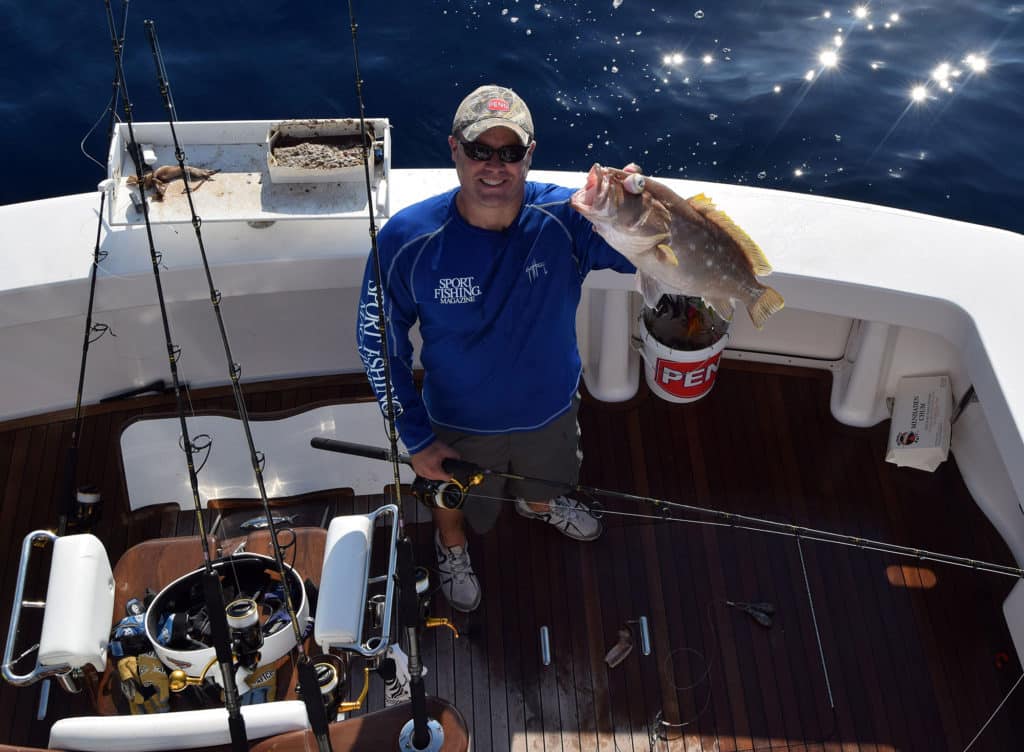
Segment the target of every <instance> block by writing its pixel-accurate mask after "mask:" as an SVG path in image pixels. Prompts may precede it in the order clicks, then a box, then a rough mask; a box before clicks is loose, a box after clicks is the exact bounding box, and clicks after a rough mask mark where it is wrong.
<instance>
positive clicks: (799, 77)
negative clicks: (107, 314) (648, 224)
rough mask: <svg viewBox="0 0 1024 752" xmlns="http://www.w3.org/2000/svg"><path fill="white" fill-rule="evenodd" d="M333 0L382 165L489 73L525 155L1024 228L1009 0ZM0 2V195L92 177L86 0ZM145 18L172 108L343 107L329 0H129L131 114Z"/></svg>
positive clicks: (437, 129)
mask: <svg viewBox="0 0 1024 752" xmlns="http://www.w3.org/2000/svg"><path fill="white" fill-rule="evenodd" d="M352 2H353V6H354V12H355V16H356V22H357V25H358V31H357V33H356V38H357V48H358V57H359V65H360V69H361V73H362V79H363V96H364V101H365V106H366V114H367V115H368V116H372V117H388V118H390V120H391V122H392V124H393V126H394V129H393V133H392V136H393V164H394V166H396V167H436V166H446V165H448V164H450V161H449V156H448V152H447V146H446V141H445V137H446V135H447V133H448V130H449V128H450V124H451V117H452V113H453V112H454V109H455V107H456V106H457V104H458V102H459V101H460V99H461V98H462V97H463V96H464V95H465V94H466V93H468V92H469V91H471V90H472V89H473V88H474V87H475V86H477V85H479V84H482V83H491V82H497V83H504V84H506V85H509V86H511V87H513V88H514V89H516V90H517V91H518V92H519V93H520V94H522V95H523V97H524V98H525V99H526V100H527V102H528V103H529V105H530V107H531V110H532V112H533V116H534V121H535V124H536V128H537V142H538V145H537V151H536V156H535V160H534V167H535V168H539V169H566V170H581V171H582V170H586V169H587V168H589V166H590V165H591V164H592V163H593V162H595V161H597V162H601V163H605V164H616V165H619V164H624V163H625V162H628V161H635V162H638V163H639V164H641V165H642V166H643V167H644V169H645V171H646V172H648V173H649V174H653V175H660V176H667V177H685V178H692V179H699V180H709V181H717V182H725V183H741V184H747V185H758V186H763V187H769V188H776V189H780V190H785V191H794V192H800V193H814V194H821V195H829V196H836V197H840V198H847V199H853V200H858V201H867V202H870V203H876V204H882V205H886V206H894V207H899V208H904V209H910V210H914V211H920V212H926V213H929V214H936V215H941V216H946V217H952V218H956V219H961V220H966V221H970V222H977V223H981V224H986V225H992V226H996V227H1002V228H1006V229H1010V230H1014V231H1016V232H1022V231H1024V212H1021V210H1020V205H1021V203H1022V199H1024V178H1022V173H1024V158H1022V157H1021V141H1022V134H1024V96H1022V94H1021V92H1024V24H1022V22H1021V19H1022V18H1024V2H992V1H990V0H980V1H975V0H971V1H970V2H968V1H964V0H933V1H932V2H917V1H910V0H908V1H906V2H898V1H896V2H864V3H861V4H856V3H851V2H846V3H830V2H816V1H813V0H812V1H809V2H808V1H798V0H789V1H779V2H770V1H769V0H763V1H762V2H755V1H753V0H748V1H747V2H738V1H737V2H715V3H706V4H702V3H701V2H679V0H600V1H599V2H584V1H583V0H578V1H576V2H565V1H562V0H549V1H548V2H526V1H525V0H524V1H519V0H495V1H489V0H397V1H395V2H380V0H375V2H365V0H352ZM112 7H113V11H114V15H115V17H116V18H117V19H118V21H120V19H121V17H122V13H123V10H122V7H123V6H122V5H121V2H120V0H113V4H112ZM0 17H2V18H3V19H4V26H5V34H4V39H5V40H6V42H7V44H6V45H4V47H3V48H2V50H0V56H2V61H0V62H2V68H3V70H4V71H6V73H5V75H4V76H3V79H2V81H0V112H2V114H3V116H4V121H5V122H4V128H3V145H4V151H3V154H4V160H5V164H4V178H5V179H4V180H3V181H0V203H5V204H6V203H12V202H17V201H26V200H32V199H38V198H44V197H47V196H54V195H60V194H65V193H73V192H80V191H88V190H91V189H92V188H93V187H94V186H95V184H96V183H97V182H98V181H99V180H101V179H102V178H103V177H104V174H105V170H104V169H103V168H101V167H100V166H99V165H97V164H95V163H93V162H91V161H90V160H89V159H87V158H86V156H84V155H83V153H82V152H81V151H80V148H79V144H80V142H82V141H83V139H84V143H85V147H86V151H88V152H90V153H91V154H92V155H93V156H95V157H96V158H97V159H99V161H100V162H103V161H105V156H104V152H105V142H106V135H105V130H106V119H105V117H104V110H105V108H106V107H107V104H108V101H109V99H110V95H111V82H112V79H113V57H112V54H111V44H110V36H109V32H108V27H107V21H106V15H105V10H104V3H103V2H102V1H101V0H91V1H90V2H80V1H79V2H71V0H48V2H45V3H27V2H24V0H0ZM147 18H151V19H153V20H154V21H155V23H156V28H157V32H158V34H159V39H160V44H161V48H162V50H163V54H164V59H165V64H166V68H167V72H168V75H169V78H170V82H171V90H172V94H173V98H174V102H175V105H176V108H177V111H178V116H179V117H180V118H181V119H182V120H211V119H224V120H249V119H279V118H293V117H314V116H318V117H341V116H353V115H356V114H358V105H357V99H356V86H355V74H354V64H353V60H354V56H353V35H352V30H351V25H350V19H349V6H348V4H347V3H342V2H331V3H327V2H302V1H300V0H260V2H241V1H240V0H206V1H205V2H185V3H172V2H167V1H166V0H161V1H156V0H134V1H133V2H131V3H130V4H129V8H128V31H127V36H126V41H125V45H126V50H125V69H126V77H127V80H128V86H129V94H130V96H131V99H132V102H133V105H134V108H135V109H134V117H135V119H136V120H139V121H146V120H163V119H164V118H165V111H164V109H163V106H162V104H161V101H160V99H159V96H158V92H157V86H156V76H155V68H154V64H153V58H152V54H151V52H150V49H149V44H148V42H147V39H146V36H145V34H144V30H143V20H144V19H147ZM97 122H98V123H99V124H98V125H97V126H96V127H95V129H94V130H92V131H91V130H90V129H92V128H93V126H94V125H95V124H96V123H97Z"/></svg>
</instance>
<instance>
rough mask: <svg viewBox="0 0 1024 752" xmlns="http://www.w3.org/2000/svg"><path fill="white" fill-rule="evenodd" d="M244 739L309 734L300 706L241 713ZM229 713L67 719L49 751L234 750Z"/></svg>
mask: <svg viewBox="0 0 1024 752" xmlns="http://www.w3.org/2000/svg"><path fill="white" fill-rule="evenodd" d="M242 718H243V719H244V720H245V735H246V736H247V737H248V738H249V739H250V740H251V739H263V738H266V737H268V736H275V735H277V734H284V733H287V732H289V731H301V730H303V729H306V728H309V726H308V723H307V721H306V706H305V705H304V704H303V703H302V702H301V701H299V700H287V701H284V702H268V703H265V704H263V705H245V706H243V707H242ZM230 743H231V734H230V732H229V731H228V711H227V709H226V708H210V709H207V710H182V711H178V712H175V713H156V714H153V715H117V716H108V715H104V716H80V717H78V718H63V719H61V720H59V721H57V722H56V723H55V724H53V726H52V727H51V728H50V748H51V749H66V750H82V751H83V752H150V750H170V749H195V748H196V747H212V746H215V745H218V744H230Z"/></svg>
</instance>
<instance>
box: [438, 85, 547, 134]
mask: <svg viewBox="0 0 1024 752" xmlns="http://www.w3.org/2000/svg"><path fill="white" fill-rule="evenodd" d="M499 126H501V127H504V128H508V129H510V130H512V131H515V134H516V135H517V136H519V140H520V141H521V142H522V143H523V146H529V144H530V142H531V141H533V118H532V117H530V110H529V109H527V107H526V102H524V101H523V100H522V97H520V96H519V95H518V94H516V93H515V92H514V91H512V90H511V89H509V88H507V87H505V86H497V85H495V84H488V85H486V86H481V87H480V88H478V89H476V90H475V91H474V92H473V93H471V94H470V95H469V96H468V97H466V98H465V99H463V100H462V104H460V105H459V109H457V110H456V111H455V120H454V121H453V122H452V135H453V136H457V137H461V138H463V139H465V140H466V141H475V140H476V139H477V137H478V136H479V135H480V134H481V133H483V132H484V131H486V130H488V129H490V128H496V127H499Z"/></svg>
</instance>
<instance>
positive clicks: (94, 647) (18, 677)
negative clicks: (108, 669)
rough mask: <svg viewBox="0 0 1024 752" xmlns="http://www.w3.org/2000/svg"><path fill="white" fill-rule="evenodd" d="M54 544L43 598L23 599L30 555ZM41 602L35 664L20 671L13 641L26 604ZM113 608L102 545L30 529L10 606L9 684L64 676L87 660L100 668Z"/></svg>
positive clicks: (87, 538)
mask: <svg viewBox="0 0 1024 752" xmlns="http://www.w3.org/2000/svg"><path fill="white" fill-rule="evenodd" d="M43 541H49V542H50V543H51V544H52V545H53V551H52V554H51V557H50V576H49V580H48V582H47V586H46V599H45V600H44V601H42V602H35V601H27V600H25V597H24V596H25V582H26V579H27V572H28V567H29V563H30V559H31V557H32V555H33V552H35V551H37V550H38V548H39V544H40V543H41V542H43ZM28 606H32V607H40V606H41V607H42V608H43V618H42V629H41V631H40V637H39V650H38V653H37V654H36V664H35V667H34V668H33V669H32V670H31V671H30V672H29V673H27V674H18V673H16V672H15V670H14V664H15V663H17V661H18V660H19V659H15V658H14V649H15V644H16V643H17V642H18V632H19V627H20V623H21V612H22V609H23V608H24V607H28ZM113 611H114V575H113V572H111V569H110V561H109V560H108V559H107V552H106V550H105V549H104V548H103V544H102V543H100V541H99V539H98V538H96V536H94V535H90V534H87V533H86V534H81V535H67V536H63V537H61V536H58V535H56V534H55V533H53V532H52V531H50V530H33V531H32V532H31V533H29V534H28V535H26V536H25V538H24V540H23V541H22V544H21V556H20V558H19V561H18V581H17V584H16V585H15V592H14V602H13V604H12V607H11V615H10V625H9V629H8V632H7V644H6V646H5V647H4V658H3V676H4V679H6V680H7V681H8V682H10V683H11V684H14V685H16V686H27V685H29V684H34V683H35V682H37V681H39V680H40V679H42V678H45V677H48V676H53V675H65V674H67V673H68V671H69V670H70V669H78V668H83V667H84V666H87V665H91V666H92V667H93V668H95V669H96V670H97V671H98V672H101V673H102V671H103V670H104V667H105V666H106V663H107V645H108V642H109V637H110V619H111V615H112V614H113Z"/></svg>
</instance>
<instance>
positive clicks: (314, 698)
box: [129, 19, 331, 752]
mask: <svg viewBox="0 0 1024 752" xmlns="http://www.w3.org/2000/svg"><path fill="white" fill-rule="evenodd" d="M144 25H145V28H146V35H147V36H148V38H149V44H150V48H151V50H152V52H153V62H154V65H155V66H156V76H157V84H158V86H159V89H160V95H161V97H162V98H163V102H164V107H165V109H166V110H167V123H168V127H169V129H170V133H171V138H172V140H173V142H174V156H175V159H176V160H177V162H178V166H179V168H180V169H181V173H182V178H183V180H184V183H185V197H186V200H187V202H188V208H189V214H190V216H191V220H192V228H193V230H194V231H195V236H196V243H197V244H198V246H199V254H200V257H201V258H202V262H203V271H204V273H205V275H206V283H207V288H208V290H209V294H210V303H211V305H212V307H213V312H214V316H215V318H216V320H217V328H218V330H219V333H220V339H221V344H222V345H223V349H224V357H225V359H226V361H227V366H228V376H229V378H230V381H231V392H232V394H233V396H234V400H235V409H236V410H237V412H238V417H239V420H240V422H241V425H242V430H243V433H244V434H245V440H246V445H247V447H248V449H249V459H250V463H251V464H252V470H253V474H254V475H255V478H256V485H257V488H258V489H259V498H260V503H261V505H262V507H263V513H264V516H265V517H266V520H267V529H268V531H269V537H270V544H271V549H272V551H273V554H274V562H275V564H276V566H277V571H278V573H279V574H280V577H281V581H282V583H283V588H282V590H283V601H284V605H285V609H286V611H287V614H288V620H289V622H290V624H291V627H292V632H293V633H294V637H295V651H296V653H297V654H298V659H297V661H296V665H297V667H298V673H299V676H300V682H301V684H302V686H304V687H307V688H308V689H309V690H310V691H306V692H302V693H301V695H302V697H303V700H304V702H305V705H306V712H307V714H308V715H309V721H310V725H311V727H312V730H313V732H314V734H315V735H316V739H317V745H318V747H319V748H320V749H321V750H324V751H328V752H329V750H330V749H331V743H330V737H329V735H328V731H327V715H326V710H325V708H324V704H323V701H322V700H321V698H320V696H319V694H318V693H314V692H313V691H311V690H312V688H315V687H317V686H319V685H318V683H317V681H316V676H315V673H314V669H313V665H312V662H311V661H310V660H309V656H308V655H307V654H306V650H305V648H304V647H303V630H302V629H301V628H300V627H299V619H298V616H297V614H296V611H295V604H294V602H293V599H292V593H291V583H290V580H289V577H288V570H287V569H286V568H285V563H284V556H283V554H282V552H281V544H280V541H279V540H278V531H277V526H276V524H275V523H274V515H273V513H272V511H271V509H270V502H269V501H268V500H267V489H266V484H265V482H264V478H263V469H264V465H265V462H266V457H265V455H263V454H262V453H260V452H258V451H257V450H256V444H255V441H254V439H253V436H252V428H251V426H250V425H249V412H248V409H247V408H246V405H245V396H244V394H243V393H242V385H241V374H242V367H241V365H240V364H239V363H238V362H237V361H236V360H235V358H234V356H233V354H232V352H231V344H230V342H229V341H228V334H227V328H226V326H225V324H224V317H223V314H222V313H221V299H222V295H221V292H220V290H218V289H217V288H216V286H215V285H214V282H213V273H212V272H211V270H210V263H209V258H208V257H207V254H206V245H205V243H204V242H203V233H202V223H203V222H202V219H201V218H200V217H199V214H198V213H197V212H196V207H195V201H194V198H193V193H194V189H193V187H192V180H191V175H190V174H189V172H190V171H189V169H188V167H187V165H186V164H185V152H184V150H183V149H182V146H181V142H180V141H179V139H178V133H177V129H176V128H175V123H176V122H177V121H178V115H177V112H176V110H175V107H174V98H173V97H172V95H171V87H170V81H169V79H168V76H167V70H166V68H165V67H164V60H163V53H162V52H161V50H160V42H159V40H158V38H157V33H156V24H155V23H154V22H153V21H152V20H151V19H147V20H146V21H145V22H144ZM129 122H130V120H129ZM133 141H134V137H133ZM136 164H137V165H138V163H136ZM138 179H139V192H140V193H141V194H142V203H143V206H147V202H146V197H145V186H144V185H143V183H142V175H141V172H140V174H139V176H138ZM148 227H149V221H148V214H147V230H148ZM175 378H176V377H175ZM175 389H176V391H177V381H175ZM184 422H185V421H184V418H182V425H183V426H184ZM183 440H184V441H185V443H186V444H187V445H188V446H189V447H193V448H194V445H192V444H191V443H189V442H188V439H187V436H185V437H184V438H183ZM207 456H209V455H208V454H207ZM190 462H191V460H190ZM204 462H205V460H204ZM197 503H198V502H197ZM203 537H204V540H205V535H204V536H203ZM293 543H294V538H293ZM231 566H232V568H234V561H233V560H231ZM235 577H236V584H237V572H236V574H235ZM221 618H224V613H223V607H222V608H221ZM225 627H226V622H225ZM231 665H232V663H231V656H230V652H229V655H228V666H229V667H230V666H231Z"/></svg>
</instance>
